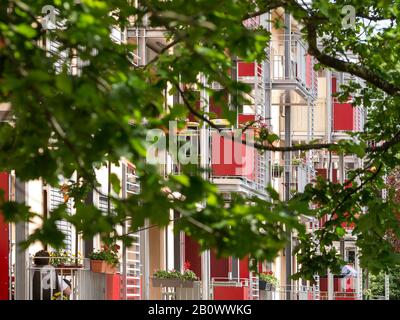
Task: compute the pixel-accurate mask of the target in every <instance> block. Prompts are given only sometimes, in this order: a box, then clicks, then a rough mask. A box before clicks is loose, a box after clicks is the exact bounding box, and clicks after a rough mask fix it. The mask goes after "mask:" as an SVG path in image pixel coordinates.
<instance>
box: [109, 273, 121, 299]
mask: <svg viewBox="0 0 400 320" xmlns="http://www.w3.org/2000/svg"><path fill="white" fill-rule="evenodd" d="M106 282H107V297H106V299H107V300H121V275H120V274H107V275H106Z"/></svg>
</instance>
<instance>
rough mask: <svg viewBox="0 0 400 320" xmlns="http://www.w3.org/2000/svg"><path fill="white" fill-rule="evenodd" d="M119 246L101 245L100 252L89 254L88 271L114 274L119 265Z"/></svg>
mask: <svg viewBox="0 0 400 320" xmlns="http://www.w3.org/2000/svg"><path fill="white" fill-rule="evenodd" d="M118 250H119V246H118V245H117V244H114V245H111V246H108V245H103V246H102V248H101V250H97V251H94V252H92V253H91V254H90V256H89V258H90V269H91V270H92V271H93V272H98V273H106V274H115V273H116V272H117V266H118V263H119V258H118Z"/></svg>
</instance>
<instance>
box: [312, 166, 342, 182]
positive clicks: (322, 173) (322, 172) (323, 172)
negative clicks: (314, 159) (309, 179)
mask: <svg viewBox="0 0 400 320" xmlns="http://www.w3.org/2000/svg"><path fill="white" fill-rule="evenodd" d="M316 171H317V175H318V176H320V177H324V178H325V179H326V178H327V177H328V176H327V169H316ZM332 182H333V183H338V182H339V179H338V170H337V169H332Z"/></svg>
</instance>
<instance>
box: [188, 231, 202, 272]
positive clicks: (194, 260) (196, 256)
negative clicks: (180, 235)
mask: <svg viewBox="0 0 400 320" xmlns="http://www.w3.org/2000/svg"><path fill="white" fill-rule="evenodd" d="M185 261H188V262H190V269H191V270H192V271H193V272H194V273H195V274H196V276H198V277H199V278H200V279H201V255H200V245H199V244H198V243H197V242H196V241H194V240H193V239H192V238H190V237H189V236H187V235H185Z"/></svg>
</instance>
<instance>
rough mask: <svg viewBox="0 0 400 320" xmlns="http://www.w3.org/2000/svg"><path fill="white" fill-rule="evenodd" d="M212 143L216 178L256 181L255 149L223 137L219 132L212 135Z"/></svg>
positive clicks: (213, 168)
mask: <svg viewBox="0 0 400 320" xmlns="http://www.w3.org/2000/svg"><path fill="white" fill-rule="evenodd" d="M243 138H244V135H243ZM211 141H212V171H213V174H214V176H240V177H246V178H248V179H250V180H255V170H254V166H255V152H254V148H253V147H250V146H247V145H245V144H243V143H240V142H236V141H233V139H232V140H231V139H227V138H225V137H222V136H221V135H220V134H219V133H218V132H213V133H212V137H211Z"/></svg>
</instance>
